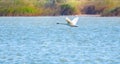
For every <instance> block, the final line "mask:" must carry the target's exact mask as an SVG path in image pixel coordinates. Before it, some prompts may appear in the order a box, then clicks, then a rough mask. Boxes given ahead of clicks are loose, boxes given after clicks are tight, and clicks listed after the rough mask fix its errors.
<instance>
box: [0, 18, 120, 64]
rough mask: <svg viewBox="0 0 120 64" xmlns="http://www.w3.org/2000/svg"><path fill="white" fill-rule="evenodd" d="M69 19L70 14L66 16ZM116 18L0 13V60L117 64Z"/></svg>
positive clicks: (119, 25)
mask: <svg viewBox="0 0 120 64" xmlns="http://www.w3.org/2000/svg"><path fill="white" fill-rule="evenodd" d="M69 17H70V18H71V19H72V18H74V17H73V16H69ZM119 20H120V18H118V17H84V16H80V20H79V22H78V26H79V27H70V26H68V25H60V24H59V25H58V24H56V23H58V22H60V23H65V24H66V22H65V17H64V16H59V17H1V18H0V64H16V63H17V64H88V63H90V64H93V63H95V64H118V63H120V55H119V54H120V52H119V51H120V47H119V46H120V21H119Z"/></svg>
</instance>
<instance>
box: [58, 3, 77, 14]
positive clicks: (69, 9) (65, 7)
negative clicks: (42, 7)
mask: <svg viewBox="0 0 120 64" xmlns="http://www.w3.org/2000/svg"><path fill="white" fill-rule="evenodd" d="M60 8H61V10H60V14H61V15H72V14H74V13H75V12H76V8H75V7H73V6H71V5H70V4H62V5H61V6H60Z"/></svg>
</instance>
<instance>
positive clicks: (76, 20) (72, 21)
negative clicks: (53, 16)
mask: <svg viewBox="0 0 120 64" xmlns="http://www.w3.org/2000/svg"><path fill="white" fill-rule="evenodd" d="M78 20H79V17H75V18H74V19H73V20H70V19H69V18H68V17H66V21H67V23H68V24H69V25H70V26H72V27H77V26H76V23H77V22H78Z"/></svg>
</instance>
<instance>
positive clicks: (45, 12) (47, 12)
mask: <svg viewBox="0 0 120 64" xmlns="http://www.w3.org/2000/svg"><path fill="white" fill-rule="evenodd" d="M119 4H120V1H119V0H0V16H56V15H76V14H100V15H102V16H120V5H119Z"/></svg>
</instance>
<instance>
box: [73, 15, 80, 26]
mask: <svg viewBox="0 0 120 64" xmlns="http://www.w3.org/2000/svg"><path fill="white" fill-rule="evenodd" d="M78 20H79V17H75V18H74V19H73V20H72V24H73V25H76V23H77V22H78Z"/></svg>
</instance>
